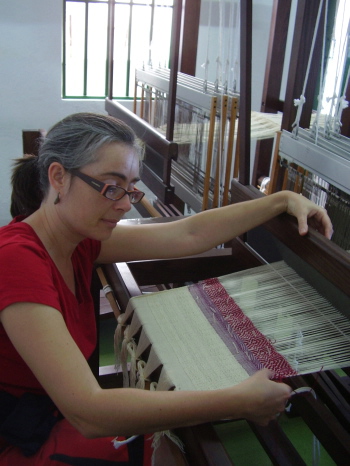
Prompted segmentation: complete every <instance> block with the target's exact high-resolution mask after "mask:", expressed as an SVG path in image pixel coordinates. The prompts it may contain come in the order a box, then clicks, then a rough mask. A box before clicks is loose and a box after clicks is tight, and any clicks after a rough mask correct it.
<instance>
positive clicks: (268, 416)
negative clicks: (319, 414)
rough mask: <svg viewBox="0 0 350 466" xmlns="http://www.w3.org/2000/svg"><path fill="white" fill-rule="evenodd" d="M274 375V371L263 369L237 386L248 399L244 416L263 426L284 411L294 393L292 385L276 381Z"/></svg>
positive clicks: (244, 404) (244, 403) (244, 406)
mask: <svg viewBox="0 0 350 466" xmlns="http://www.w3.org/2000/svg"><path fill="white" fill-rule="evenodd" d="M272 377H273V372H272V371H270V370H268V369H262V370H261V371H259V372H257V373H256V374H254V375H253V376H251V377H249V378H248V379H247V380H245V381H244V382H242V383H241V384H240V385H239V386H237V388H238V387H239V390H242V393H243V395H244V400H246V401H243V404H242V409H243V416H242V417H244V418H245V419H247V420H249V421H253V422H255V423H256V424H259V425H262V426H266V425H267V424H268V423H269V422H270V421H271V420H273V419H276V417H277V415H278V414H280V413H281V412H283V411H284V409H285V406H286V404H287V401H288V399H289V398H290V396H291V393H292V389H291V387H289V386H288V385H286V384H285V383H279V382H274V381H273V380H271V378H272Z"/></svg>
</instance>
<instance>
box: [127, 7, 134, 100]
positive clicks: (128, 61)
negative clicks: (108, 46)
mask: <svg viewBox="0 0 350 466" xmlns="http://www.w3.org/2000/svg"><path fill="white" fill-rule="evenodd" d="M133 4H134V2H133V1H131V2H130V16H129V36H128V59H127V67H126V89H125V97H129V82H130V66H131V63H130V56H131V27H132V13H133Z"/></svg>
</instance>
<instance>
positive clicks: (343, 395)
mask: <svg viewBox="0 0 350 466" xmlns="http://www.w3.org/2000/svg"><path fill="white" fill-rule="evenodd" d="M233 193H234V194H233V195H234V199H235V201H244V200H248V199H252V198H256V197H258V196H261V195H262V194H261V193H259V192H258V191H257V190H256V189H255V188H253V187H243V186H241V185H240V184H238V183H236V182H234V189H233ZM147 221H151V222H152V221H157V222H158V221H163V220H162V219H154V220H147ZM167 221H169V219H168V220H167ZM248 243H249V245H252V246H254V248H255V249H256V250H258V252H259V254H261V255H262V257H264V258H266V259H267V260H268V261H269V262H273V261H275V260H279V259H281V258H283V259H285V260H287V261H288V263H291V264H292V265H293V267H294V268H296V269H297V270H298V273H300V275H302V276H304V278H306V279H307V280H310V279H311V282H312V285H313V286H314V287H315V288H320V289H321V291H322V293H323V294H325V295H326V298H327V299H329V300H331V301H332V302H333V304H334V305H335V306H336V307H337V308H338V309H339V310H340V311H342V312H345V313H347V317H348V318H349V309H350V306H349V304H350V291H349V286H348V283H349V279H350V257H349V254H348V253H346V252H345V251H343V250H341V249H340V248H339V247H337V246H336V245H334V244H332V243H331V242H330V241H328V240H326V239H325V238H323V237H322V236H321V235H320V234H318V233H317V232H313V231H311V232H310V234H309V235H308V237H306V238H302V237H300V236H299V234H298V232H297V227H296V224H295V222H294V221H293V219H291V218H289V217H288V216H281V217H280V218H277V219H274V220H272V221H270V222H268V223H267V224H266V225H264V227H262V228H259V229H256V230H255V231H253V232H250V233H249V235H248ZM249 245H247V244H246V243H243V242H242V241H241V240H239V239H236V240H234V241H233V243H232V248H228V249H224V250H218V251H217V252H215V253H214V254H213V252H212V253H211V254H209V255H204V256H202V257H192V258H187V259H177V260H165V261H147V262H131V263H128V264H114V265H112V266H107V267H105V274H106V276H107V280H108V282H109V283H110V285H111V286H112V288H113V291H114V295H115V297H116V299H117V301H118V303H119V306H120V308H121V309H122V310H124V309H125V308H126V305H127V303H128V300H129V298H130V297H132V296H137V295H138V294H140V293H142V288H143V287H149V286H151V285H157V284H158V285H160V284H164V283H165V281H166V280H167V281H168V282H169V283H174V282H176V283H178V284H182V283H186V282H187V281H193V280H197V279H198V280H202V279H205V278H208V277H211V276H219V275H223V274H226V273H230V272H235V271H238V270H245V269H247V268H251V267H254V266H257V265H260V264H261V259H260V258H259V256H257V255H256V253H255V252H254V251H253V250H252V249H251V247H250V246H249ZM315 285H316V286H315ZM344 370H345V371H346V373H347V376H343V377H340V376H338V375H337V373H336V372H335V371H326V372H318V373H317V374H311V375H308V376H302V377H301V376H297V377H292V378H290V379H289V383H290V384H291V385H292V386H293V387H294V388H297V387H301V386H311V387H312V388H313V389H315V391H316V394H317V399H316V400H315V399H314V398H313V397H312V396H311V395H310V396H305V397H304V396H303V397H295V400H294V401H293V403H294V405H295V408H296V409H297V411H298V414H299V415H300V416H301V417H302V418H303V419H304V421H305V422H306V424H307V425H308V426H309V427H310V429H311V430H312V431H313V432H314V434H315V435H316V436H317V437H318V438H319V440H320V441H321V443H322V444H323V445H324V447H325V448H326V450H327V451H328V453H329V455H330V456H331V457H332V458H333V459H334V461H335V462H336V463H337V464H347V462H348V460H349V458H350V436H349V434H348V431H349V428H350V409H349V401H350V394H349V379H348V377H349V373H350V371H349V369H347V368H345V369H344ZM251 428H252V429H253V431H254V432H255V434H256V435H257V437H258V438H259V440H260V442H261V443H262V444H263V446H264V448H265V450H266V451H267V452H268V454H269V455H270V457H271V459H272V461H273V462H274V464H291V465H292V464H293V465H294V464H304V463H303V461H302V460H301V458H300V456H299V454H298V453H297V452H296V451H295V450H294V448H293V447H292V445H290V442H289V440H288V438H286V436H285V435H284V433H283V431H282V430H281V429H280V428H279V426H278V423H272V424H271V425H270V426H269V427H267V428H260V427H257V426H255V425H252V424H251ZM209 432H210V434H209ZM179 435H180V436H181V438H182V439H184V441H185V444H186V452H187V454H188V457H189V458H191V457H192V455H193V456H194V457H195V458H196V461H195V462H194V463H193V464H220V465H228V464H232V463H231V460H230V459H229V458H228V457H227V455H224V451H223V449H222V448H221V446H220V442H219V441H218V439H217V438H216V436H215V433H214V431H213V430H212V427H211V426H210V425H205V426H199V427H198V428H196V427H194V428H186V429H181V430H180V431H179ZM208 435H210V436H213V437H210V438H211V442H210V444H211V445H212V446H213V448H214V450H218V454H219V455H220V457H221V455H224V458H225V459H223V458H221V459H220V460H218V461H219V462H213V463H211V462H210V461H211V460H210V459H209V458H210V455H212V454H213V450H212V449H211V448H210V446H209V445H208V444H207V443H206V441H203V439H204V438H208ZM215 439H216V440H215ZM197 449H199V451H200V453H198V450H197ZM198 455H199V456H198ZM201 457H202V458H203V461H199V460H197V458H201ZM215 461H216V460H215ZM190 464H192V463H191V460H190Z"/></svg>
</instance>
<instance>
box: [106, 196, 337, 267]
mask: <svg viewBox="0 0 350 466" xmlns="http://www.w3.org/2000/svg"><path fill="white" fill-rule="evenodd" d="M283 212H287V213H288V214H291V215H293V216H295V217H296V218H297V220H298V224H299V232H300V234H301V235H305V234H306V233H307V231H308V224H309V225H310V226H312V227H314V228H316V229H318V230H319V231H320V232H321V233H322V234H324V235H325V236H326V237H328V238H330V237H331V235H332V224H331V221H330V219H329V217H328V215H327V212H326V210H325V209H323V208H322V207H319V206H317V205H316V204H314V203H313V202H311V201H309V200H308V199H306V198H305V197H303V196H300V195H298V194H296V193H293V192H291V191H281V192H278V193H275V194H271V195H269V196H265V197H262V198H260V199H256V200H252V201H246V202H241V203H238V204H232V205H229V206H226V207H221V208H218V209H211V210H207V211H205V212H201V213H199V214H196V215H193V216H190V217H186V218H185V219H181V220H178V221H174V222H168V223H164V224H152V225H135V226H124V225H123V226H121V225H118V226H117V227H116V229H115V230H114V232H113V234H112V236H111V238H110V239H108V240H107V241H105V242H103V243H102V248H101V253H100V256H99V258H98V262H100V263H108V262H118V261H126V260H142V259H143V260H144V259H156V258H160V259H164V258H169V257H183V256H187V255H193V254H198V253H200V252H204V251H207V250H209V249H211V248H213V247H215V246H217V245H218V244H222V243H225V242H226V241H229V240H230V239H232V238H235V237H236V236H239V235H241V234H242V233H245V232H246V231H249V230H251V229H252V228H254V227H256V226H258V225H261V224H263V223H265V222H266V221H268V220H270V219H271V218H273V217H276V216H277V215H279V214H281V213H283Z"/></svg>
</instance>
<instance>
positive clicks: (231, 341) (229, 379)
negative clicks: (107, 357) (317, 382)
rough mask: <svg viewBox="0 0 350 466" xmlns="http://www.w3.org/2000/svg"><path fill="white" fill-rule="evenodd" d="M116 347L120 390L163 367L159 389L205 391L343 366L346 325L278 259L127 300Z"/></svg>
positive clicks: (348, 348)
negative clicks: (267, 375) (267, 373)
mask: <svg viewBox="0 0 350 466" xmlns="http://www.w3.org/2000/svg"><path fill="white" fill-rule="evenodd" d="M122 330H123V332H122ZM122 333H124V338H123V343H122V345H121V352H120V353H119V350H120V339H121V334H122ZM116 349H117V353H118V355H117V359H118V361H119V362H121V363H122V365H123V367H124V369H125V374H124V376H125V378H124V383H125V385H126V386H127V385H128V384H129V383H130V385H131V386H135V385H136V386H140V387H143V385H144V382H145V380H146V379H149V378H152V377H151V375H152V373H153V372H154V371H155V370H157V369H160V368H161V372H160V376H159V378H158V380H157V382H158V387H157V389H159V390H169V389H172V388H175V389H176V390H207V389H209V390H210V389H217V388H223V387H227V386H230V385H234V384H237V383H239V382H241V381H243V380H245V379H246V378H247V377H248V376H249V375H251V374H253V373H254V372H256V371H257V370H259V369H261V368H262V367H267V368H269V369H271V370H273V371H274V373H275V378H276V379H280V378H284V377H289V376H293V375H295V374H302V373H309V372H315V371H319V370H321V369H322V370H325V369H330V368H339V367H341V366H342V365H348V364H349V363H350V322H349V320H348V319H347V318H346V317H344V316H343V315H341V314H340V312H339V311H338V310H337V309H335V308H333V307H332V306H331V305H330V304H329V302H328V301H327V300H325V299H324V298H323V297H321V296H320V295H319V294H318V293H317V292H316V291H315V290H314V289H313V288H312V287H311V286H310V285H308V284H307V283H306V282H305V281H304V280H303V279H302V278H301V277H300V276H299V275H298V274H297V273H295V272H294V271H293V269H291V268H290V267H289V266H287V265H286V264H285V263H284V262H283V261H282V262H278V263H275V264H273V265H264V266H260V267H257V268H254V269H251V270H249V271H244V272H238V273H234V274H230V275H226V276H223V277H219V278H215V279H209V280H204V281H202V282H200V283H198V284H193V285H189V286H186V287H181V288H176V289H171V290H167V291H162V292H159V293H152V294H150V295H145V296H140V297H135V298H132V299H131V300H130V302H129V306H128V309H127V311H126V313H125V314H124V315H122V316H121V317H120V318H119V324H118V327H117V331H116ZM146 355H147V356H146ZM127 356H129V357H130V358H131V369H130V380H129V378H128V376H127V373H126V359H127ZM136 373H138V374H137V375H136Z"/></svg>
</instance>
